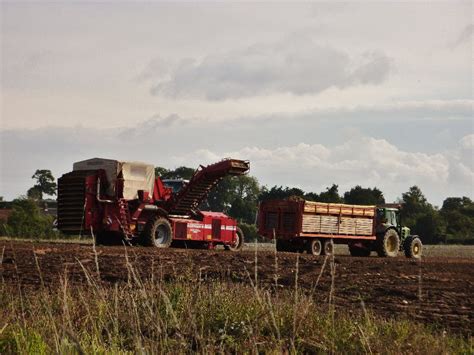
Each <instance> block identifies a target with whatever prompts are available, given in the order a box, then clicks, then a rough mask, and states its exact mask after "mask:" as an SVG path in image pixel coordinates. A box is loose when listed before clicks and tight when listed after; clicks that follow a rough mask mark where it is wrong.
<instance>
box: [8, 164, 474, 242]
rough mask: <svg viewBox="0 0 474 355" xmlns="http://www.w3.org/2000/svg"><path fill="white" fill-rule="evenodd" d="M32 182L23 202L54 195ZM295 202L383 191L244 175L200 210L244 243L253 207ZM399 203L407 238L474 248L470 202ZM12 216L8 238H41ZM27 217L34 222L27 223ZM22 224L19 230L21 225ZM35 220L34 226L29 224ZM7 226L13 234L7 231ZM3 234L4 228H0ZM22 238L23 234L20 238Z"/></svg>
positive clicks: (409, 197)
mask: <svg viewBox="0 0 474 355" xmlns="http://www.w3.org/2000/svg"><path fill="white" fill-rule="evenodd" d="M194 172H195V170H194V169H192V168H188V167H184V166H182V167H178V168H176V169H166V168H163V167H156V168H155V174H156V176H159V177H161V178H162V179H185V180H189V179H191V177H192V176H193V174H194ZM32 178H33V179H34V180H35V181H36V183H35V185H34V186H33V187H32V188H30V189H29V190H28V192H27V197H28V198H27V199H26V200H29V201H32V200H35V201H41V200H42V198H43V195H50V196H54V195H55V194H56V182H55V179H54V177H53V175H52V174H51V171H49V170H45V169H43V170H37V171H36V172H35V174H34V175H33V176H32ZM289 197H298V198H302V199H305V200H309V201H318V202H327V203H347V204H354V205H382V204H384V203H386V202H387V201H386V200H385V197H384V195H383V192H382V191H381V190H380V189H378V188H377V187H373V188H370V187H362V186H359V185H357V186H355V187H353V188H351V189H350V190H349V191H346V192H344V193H340V192H339V186H338V185H336V184H332V185H331V186H329V187H327V188H326V189H325V190H324V191H321V192H319V193H316V192H306V191H303V190H302V189H300V188H297V187H288V186H285V187H283V186H273V187H267V186H262V185H260V184H259V182H258V180H257V179H256V178H255V177H253V176H250V175H242V176H237V177H231V176H228V177H225V178H223V179H222V180H221V182H220V183H219V184H218V185H217V186H216V187H215V188H214V189H213V190H212V191H211V193H210V194H209V196H208V197H207V199H206V200H205V201H203V202H202V204H201V206H200V208H201V209H203V210H211V211H219V212H224V213H226V214H228V215H229V216H231V217H233V218H235V219H237V221H238V222H239V223H240V225H241V228H242V229H243V231H244V234H245V235H246V236H248V237H249V239H256V238H257V232H256V227H255V221H256V215H257V209H258V204H259V202H261V201H265V200H269V199H285V198H289ZM395 202H396V203H400V204H402V206H403V207H402V209H401V218H402V224H403V225H406V226H408V227H410V228H411V231H412V234H418V235H420V236H421V237H422V240H423V242H425V243H433V244H436V243H471V244H474V202H473V201H472V200H471V199H470V198H469V197H465V196H463V197H447V198H446V199H445V200H444V201H443V204H442V206H441V207H440V208H439V207H437V206H434V205H432V204H431V203H429V202H428V200H427V199H426V197H425V196H424V194H423V192H422V191H421V189H420V188H419V187H418V186H412V187H410V188H409V189H408V191H406V192H404V193H402V195H401V197H400V198H399V199H398V200H397V201H395ZM13 210H14V211H13V214H12V216H11V222H12V223H10V219H9V221H8V223H7V227H9V228H10V233H9V234H11V233H12V232H15V231H16V232H18V231H19V229H21V228H28V230H32V229H34V228H33V227H32V226H31V223H40V225H41V228H39V229H38V231H37V232H35V233H34V234H35V235H37V234H38V233H39V234H41V235H45V234H47V226H46V225H47V223H49V222H50V220H49V219H45V218H42V217H41V215H40V214H39V209H38V208H37V207H36V209H35V208H34V207H32V206H31V204H29V203H28V202H27V201H25V198H20V199H17V200H15V201H14V203H13ZM28 215H32V216H33V217H34V218H29V219H28V218H27V216H28ZM23 220H25V221H26V222H25V224H24V226H23V227H21V225H22V223H21V221H23ZM35 221H36V222H35ZM13 222H14V223H13ZM12 225H15V226H17V228H16V229H17V230H12V228H13V227H12ZM2 229H3V232H5V226H4V227H3V228H2ZM22 234H23V233H22Z"/></svg>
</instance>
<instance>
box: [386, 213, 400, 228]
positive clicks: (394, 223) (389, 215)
mask: <svg viewBox="0 0 474 355" xmlns="http://www.w3.org/2000/svg"><path fill="white" fill-rule="evenodd" d="M387 220H388V221H387V222H388V223H390V224H391V225H392V226H394V227H397V226H398V221H397V213H396V212H395V211H387Z"/></svg>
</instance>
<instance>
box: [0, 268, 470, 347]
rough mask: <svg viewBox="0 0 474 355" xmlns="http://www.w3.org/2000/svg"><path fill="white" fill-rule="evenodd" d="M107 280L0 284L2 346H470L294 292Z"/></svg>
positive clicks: (461, 340)
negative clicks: (22, 289)
mask: <svg viewBox="0 0 474 355" xmlns="http://www.w3.org/2000/svg"><path fill="white" fill-rule="evenodd" d="M129 272H130V275H132V281H131V282H130V283H128V284H122V285H115V286H112V287H105V286H101V285H98V284H96V283H95V281H94V278H93V277H92V276H90V275H89V276H88V277H87V280H88V283H86V284H85V285H84V286H70V285H68V283H67V281H66V280H65V279H64V280H63V282H62V284H61V286H58V287H57V288H54V287H53V288H42V289H40V290H39V291H35V292H31V291H30V292H27V293H25V294H24V295H23V297H19V294H18V292H17V290H16V291H13V290H12V289H9V288H8V287H7V286H5V285H2V286H1V289H0V353H35V354H48V353H67V354H73V353H78V354H80V353H85V354H89V353H110V354H116V353H130V354H131V353H170V352H171V353H185V352H203V353H215V352H225V353H229V352H230V353H234V352H236V353H241V352H252V353H257V352H271V353H281V352H288V351H289V352H301V353H328V352H332V353H351V354H355V353H369V352H370V353H397V354H398V353H410V354H411V353H426V352H427V351H428V349H429V353H431V354H436V353H440V354H441V353H470V351H471V350H472V344H470V343H469V342H470V340H468V339H466V338H460V337H454V336H451V335H446V334H445V335H440V334H438V333H436V332H434V331H433V330H430V329H429V328H427V327H425V326H422V325H420V324H416V323H411V322H408V321H403V320H398V321H396V320H384V319H379V318H376V317H374V316H372V315H370V314H368V313H367V312H365V309H364V308H363V306H361V307H360V310H359V311H360V312H357V313H358V314H359V315H352V316H351V315H348V314H339V313H337V311H336V312H334V308H333V307H331V305H328V304H318V303H315V302H314V301H313V298H312V297H311V295H307V294H303V293H302V292H301V291H300V290H298V289H296V290H294V289H291V290H278V291H275V290H273V291H272V290H265V289H260V288H256V287H252V286H251V285H250V284H249V285H244V284H229V283H224V282H214V283H203V282H201V281H199V280H196V281H187V280H185V279H187V278H188V277H189V275H188V276H187V277H185V278H183V280H181V281H178V282H176V283H165V282H163V281H159V280H155V281H154V282H151V281H150V282H145V283H142V282H141V281H140V280H138V279H137V278H134V277H133V275H134V271H133V270H129Z"/></svg>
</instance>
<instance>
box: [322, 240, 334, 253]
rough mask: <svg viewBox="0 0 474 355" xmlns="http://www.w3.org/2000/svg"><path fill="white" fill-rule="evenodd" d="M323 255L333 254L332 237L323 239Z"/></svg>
mask: <svg viewBox="0 0 474 355" xmlns="http://www.w3.org/2000/svg"><path fill="white" fill-rule="evenodd" d="M322 254H323V255H332V254H334V242H333V241H332V239H325V240H324V243H323V252H322Z"/></svg>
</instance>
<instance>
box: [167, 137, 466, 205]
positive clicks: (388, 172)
mask: <svg viewBox="0 0 474 355" xmlns="http://www.w3.org/2000/svg"><path fill="white" fill-rule="evenodd" d="M471 136H472V135H471ZM471 136H466V137H464V138H463V139H462V140H461V142H460V145H459V147H458V150H456V151H455V152H445V153H443V154H441V153H437V154H425V153H420V152H407V151H403V150H401V149H400V148H398V147H397V146H395V145H393V144H392V143H390V142H388V141H386V140H384V139H376V138H372V137H357V138H354V139H351V140H349V141H347V142H345V143H344V144H341V145H337V146H335V147H332V148H331V147H325V146H323V145H321V144H313V145H311V144H304V143H301V144H297V145H294V146H283V147H279V148H275V149H264V148H259V147H245V148H242V149H240V150H238V151H233V152H225V153H221V154H219V153H217V152H213V151H210V150H199V151H197V152H195V153H193V154H185V155H181V156H175V157H174V158H173V159H174V160H176V161H179V162H181V163H182V164H185V163H187V164H189V162H190V161H193V162H195V163H196V164H197V162H200V163H203V162H205V163H211V162H212V161H215V159H216V158H217V157H223V156H231V157H234V158H241V159H248V160H250V162H251V167H252V171H251V173H252V174H254V175H255V176H257V177H259V179H260V181H261V183H263V184H267V185H270V186H271V185H283V186H298V187H300V188H303V189H304V190H306V191H315V192H318V191H323V190H324V188H325V187H327V186H329V185H330V184H332V183H336V184H339V186H340V191H341V192H342V191H346V190H348V189H350V188H351V187H353V186H355V185H362V186H370V187H372V186H377V187H378V188H380V189H381V190H382V191H383V192H384V193H385V196H386V198H387V199H388V200H395V199H396V198H397V197H399V196H400V195H401V193H402V192H404V191H407V189H408V187H410V186H412V185H418V186H420V187H421V188H422V190H423V191H424V192H425V193H426V195H427V196H428V198H429V199H430V197H433V196H436V198H435V201H434V202H435V203H438V204H439V203H441V201H442V199H443V198H445V197H447V196H450V195H467V196H470V197H472V196H473V190H472V187H473V183H474V180H473V179H474V170H473V166H472V164H470V165H469V164H466V162H465V161H464V160H463V159H462V157H461V155H462V153H463V152H464V151H465V150H466V149H468V154H470V156H471V157H472V154H473V153H474V150H473V147H474V146H469V147H466V141H468V140H472V137H471ZM464 153H466V152H464ZM471 160H472V158H471ZM452 184H454V185H455V189H453V186H452Z"/></svg>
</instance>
